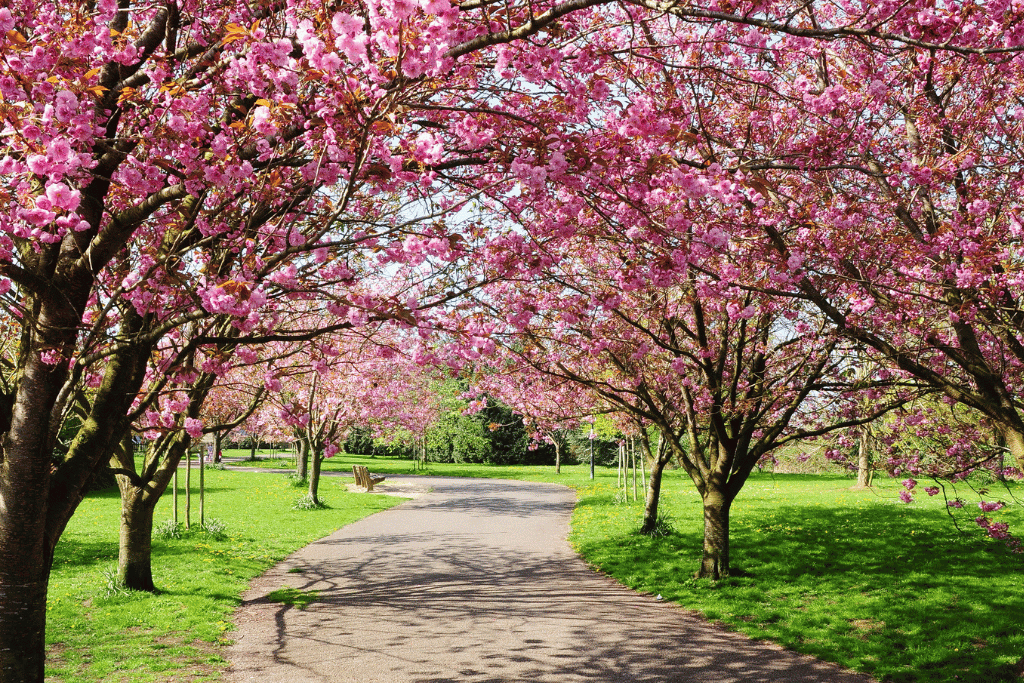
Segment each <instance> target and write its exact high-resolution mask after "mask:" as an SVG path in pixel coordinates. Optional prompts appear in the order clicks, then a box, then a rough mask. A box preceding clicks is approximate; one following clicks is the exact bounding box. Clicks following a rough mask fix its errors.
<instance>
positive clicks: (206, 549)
mask: <svg viewBox="0 0 1024 683" xmlns="http://www.w3.org/2000/svg"><path fill="white" fill-rule="evenodd" d="M193 480H194V478H193ZM344 484H345V480H340V479H326V480H325V481H324V482H323V483H322V484H321V488H320V491H321V495H322V496H323V497H324V498H325V499H326V500H327V502H328V503H329V505H330V507H329V508H326V509H319V510H309V511H306V510H295V509H293V508H292V503H293V502H294V500H295V489H294V488H293V487H292V486H290V485H289V483H288V481H287V480H286V479H285V478H284V477H277V476H270V475H266V474H261V473H248V472H230V471H225V472H221V471H216V470H210V471H208V472H206V514H207V516H215V517H216V518H217V520H218V521H219V522H221V523H223V524H224V525H225V528H224V530H223V532H222V533H221V534H208V533H204V532H203V531H201V530H198V529H197V525H198V515H197V510H198V500H197V498H198V496H197V494H196V492H195V490H194V489H193V498H192V526H193V529H192V531H186V532H184V533H182V535H181V538H166V539H163V538H159V537H156V536H154V539H153V574H154V580H155V582H156V584H157V586H158V588H159V589H160V592H159V593H158V594H156V595H150V594H148V593H137V592H132V591H123V590H118V589H117V587H116V586H115V585H113V582H112V581H111V580H110V576H111V575H112V573H113V571H114V570H115V568H116V563H117V536H118V519H119V514H120V513H119V503H120V501H119V498H118V493H117V490H116V489H112V490H107V491H100V492H95V493H93V494H90V495H89V496H88V497H87V498H86V499H85V500H84V501H83V502H82V505H81V507H80V508H79V510H78V512H77V513H76V514H75V516H74V517H73V518H72V520H71V523H70V524H69V525H68V529H67V531H65V533H64V535H63V537H62V538H61V541H60V543H59V544H58V546H57V551H56V557H55V559H54V567H53V574H52V576H51V580H50V592H49V598H48V603H47V644H48V657H47V670H46V676H47V680H48V681H53V682H54V683H57V682H58V681H59V682H62V683H72V682H74V683H79V682H82V683H87V682H92V681H103V682H104V683H107V682H115V681H126V682H127V681H131V682H132V683H136V682H138V683H144V682H147V681H161V682H170V681H190V682H192V681H195V682H198V681H215V680H220V672H221V670H222V669H223V668H224V666H225V664H226V662H225V660H224V659H223V657H222V656H221V654H220V651H219V648H220V646H221V645H222V644H223V643H225V642H227V641H228V640H229V639H230V633H228V631H229V629H230V627H231V624H230V618H231V613H232V611H233V610H234V609H235V607H236V606H237V605H238V603H239V596H240V595H241V593H242V591H244V590H245V589H246V587H247V586H248V583H249V580H250V579H252V578H253V577H255V576H257V575H259V574H261V573H262V572H263V571H264V570H266V569H267V568H268V567H270V566H272V565H273V564H275V563H276V562H278V561H279V560H281V559H282V558H284V557H285V556H287V555H288V554H290V553H291V552H293V551H295V550H297V549H298V548H301V547H302V546H304V545H306V544H308V543H310V542H311V541H313V540H315V539H318V538H322V537H323V536H326V535H327V534H329V533H331V532H332V531H334V530H336V529H338V528H340V527H342V526H344V525H345V524H348V523H350V522H353V521H355V520H357V519H360V518H362V517H365V516H367V515H369V514H372V513H374V512H378V511H380V510H384V509H386V508H389V507H391V506H393V505H396V504H398V503H400V502H401V499H399V498H395V497H391V496H377V495H366V494H352V493H348V492H347V491H346V490H345V488H344ZM169 499H170V493H169V492H168V494H167V495H166V496H165V497H164V499H163V500H161V501H160V503H159V504H158V506H157V510H156V516H155V519H156V522H157V525H159V524H160V523H161V522H163V520H166V519H168V518H169V517H170V514H171V513H170V504H171V503H170V500H169ZM183 519H184V501H183V499H182V494H180V493H179V521H181V520H183ZM292 597H294V596H292ZM295 600H297V601H301V600H299V598H295Z"/></svg>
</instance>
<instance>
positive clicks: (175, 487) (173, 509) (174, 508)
mask: <svg viewBox="0 0 1024 683" xmlns="http://www.w3.org/2000/svg"><path fill="white" fill-rule="evenodd" d="M171 490H172V491H173V496H172V503H171V518H172V519H173V520H174V524H175V525H177V524H178V468H177V467H175V468H174V484H173V485H172V488H171Z"/></svg>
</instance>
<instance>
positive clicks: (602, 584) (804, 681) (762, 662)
mask: <svg viewBox="0 0 1024 683" xmlns="http://www.w3.org/2000/svg"><path fill="white" fill-rule="evenodd" d="M572 504H573V494H572V492H571V491H569V490H568V489H564V488H562V487H556V486H552V485H544V484H530V483H523V482H496V481H493V480H486V481H485V480H467V479H462V480H443V479H438V480H437V481H436V483H435V484H434V492H433V493H431V494H428V495H425V496H423V497H422V498H419V499H417V500H414V501H411V502H409V503H406V504H403V505H402V506H399V507H396V508H392V509H390V510H387V511H385V512H382V513H379V514H377V515H374V516H372V517H369V518H366V519H364V520H362V521H360V522H357V523H355V524H353V525H350V526H348V527H345V528H343V529H341V530H340V531H338V532H337V533H335V534H333V535H332V536H329V537H327V538H325V539H322V540H321V541H318V542H317V543H314V544H312V545H310V546H307V547H306V548H304V549H302V550H301V551H299V552H297V553H295V554H294V555H292V556H291V557H289V558H288V559H287V560H285V562H283V563H282V564H281V565H278V567H275V568H274V569H273V570H271V571H270V572H268V573H267V574H265V575H264V576H263V577H260V578H259V579H257V580H256V581H255V582H254V585H253V588H252V589H251V590H250V591H249V592H248V593H247V594H246V595H245V602H244V603H243V605H242V607H241V608H240V609H239V611H238V613H237V615H236V616H237V619H236V621H237V623H238V632H237V634H236V638H237V641H236V644H235V645H233V646H232V647H231V650H230V653H229V659H230V660H231V662H232V671H231V673H230V675H229V677H228V679H229V680H232V681H289V682H304V681H317V682H321V681H323V682H328V681H329V682H334V681H360V682H363V683H370V682H374V681H396V682H397V681H401V682H408V683H441V682H449V681H450V682H456V681H458V682H460V683H462V682H469V683H497V682H499V681H551V682H556V681H557V682H558V683H576V682H585V681H602V682H615V681H624V682H625V681H650V682H653V683H669V682H686V681H709V682H710V681H714V682H716V683H728V682H730V681H787V682H796V683H811V682H825V681H828V682H829V683H832V682H836V683H854V682H858V681H859V682H864V681H869V680H870V679H868V678H866V677H863V676H859V675H854V674H850V673H846V672H843V671H841V670H839V669H837V668H836V667H834V666H832V665H828V664H824V663H821V662H818V661H815V660H813V659H810V658H808V657H803V656H800V655H796V654H794V653H790V652H787V651H784V650H782V649H781V648H778V647H775V646H772V645H767V644H762V643H756V642H753V641H750V640H749V639H747V638H745V637H742V636H739V635H737V634H733V633H728V632H725V631H723V630H721V629H718V628H716V627H714V626H712V625H709V624H707V623H705V622H703V621H701V620H699V619H697V618H695V617H694V616H692V615H691V614H689V613H687V612H686V611H685V610H682V609H679V608H676V607H674V606H671V605H666V604H664V603H660V602H657V601H656V600H655V599H654V598H651V597H650V596H643V595H638V594H636V593H633V592H631V591H629V590H627V589H625V588H623V587H622V586H620V585H619V584H617V583H615V582H614V581H612V580H611V579H608V578H607V577H604V576H602V575H600V574H596V573H594V572H593V571H591V570H590V569H589V568H588V567H587V566H586V565H585V564H584V563H583V562H582V561H581V560H579V559H578V558H577V557H576V556H575V554H574V553H573V552H572V551H571V549H570V548H569V546H568V544H567V543H566V541H565V538H566V535H567V532H568V519H569V514H570V512H571V510H572ZM282 586H291V587H294V588H296V589H299V590H302V591H316V599H315V601H314V602H312V603H311V604H310V605H309V606H308V607H307V608H306V609H305V610H300V609H298V608H297V607H295V606H289V605H283V604H280V603H274V602H271V601H270V600H269V599H268V598H267V597H266V596H267V595H268V594H269V593H270V592H272V591H274V590H277V589H279V588H281V587H282Z"/></svg>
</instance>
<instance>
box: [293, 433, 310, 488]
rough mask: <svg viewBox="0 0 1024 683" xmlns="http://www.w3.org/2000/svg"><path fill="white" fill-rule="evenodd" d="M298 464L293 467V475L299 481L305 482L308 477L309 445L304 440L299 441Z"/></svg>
mask: <svg viewBox="0 0 1024 683" xmlns="http://www.w3.org/2000/svg"><path fill="white" fill-rule="evenodd" d="M298 444H299V454H298V456H297V458H298V462H297V463H296V467H295V474H296V476H298V478H299V480H300V481H306V478H307V477H308V476H309V443H308V442H307V441H306V440H305V439H299V442H298Z"/></svg>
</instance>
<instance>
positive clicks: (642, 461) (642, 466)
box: [633, 442, 647, 491]
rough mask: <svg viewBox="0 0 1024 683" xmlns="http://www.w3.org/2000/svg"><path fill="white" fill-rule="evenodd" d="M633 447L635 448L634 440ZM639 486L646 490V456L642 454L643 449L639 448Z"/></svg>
mask: <svg viewBox="0 0 1024 683" xmlns="http://www.w3.org/2000/svg"><path fill="white" fill-rule="evenodd" d="M633 448H636V442H634V443H633ZM640 488H641V489H643V490H644V491H646V490H647V456H646V455H644V452H643V449H641V450H640Z"/></svg>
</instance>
